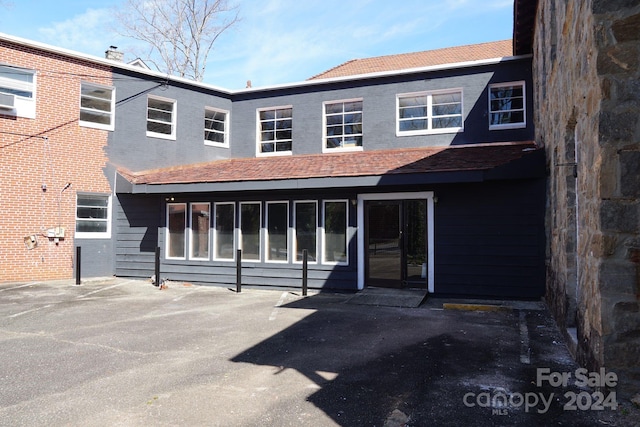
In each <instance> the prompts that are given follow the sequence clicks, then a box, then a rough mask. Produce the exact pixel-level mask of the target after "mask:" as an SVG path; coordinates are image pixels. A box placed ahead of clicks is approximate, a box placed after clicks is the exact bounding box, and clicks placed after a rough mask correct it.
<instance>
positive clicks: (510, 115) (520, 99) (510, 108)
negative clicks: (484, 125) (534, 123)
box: [489, 81, 527, 130]
mask: <svg viewBox="0 0 640 427" xmlns="http://www.w3.org/2000/svg"><path fill="white" fill-rule="evenodd" d="M525 105H526V103H525V86H524V81H519V82H510V83H497V84H492V85H489V129H490V130H499V129H516V128H523V127H525V126H526V125H527V123H526V114H525Z"/></svg>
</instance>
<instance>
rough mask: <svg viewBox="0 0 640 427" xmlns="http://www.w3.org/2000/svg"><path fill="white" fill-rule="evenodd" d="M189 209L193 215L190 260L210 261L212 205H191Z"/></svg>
mask: <svg viewBox="0 0 640 427" xmlns="http://www.w3.org/2000/svg"><path fill="white" fill-rule="evenodd" d="M189 208H190V213H191V218H190V220H191V221H190V227H189V241H190V244H189V258H190V259H201V260H208V259H209V230H210V228H211V227H210V224H211V205H210V204H209V203H190V204H189Z"/></svg>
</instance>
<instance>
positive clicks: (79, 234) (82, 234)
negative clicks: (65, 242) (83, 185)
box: [74, 191, 112, 239]
mask: <svg viewBox="0 0 640 427" xmlns="http://www.w3.org/2000/svg"><path fill="white" fill-rule="evenodd" d="M83 196H89V197H91V196H93V197H96V196H104V197H106V198H107V218H106V219H104V220H102V219H100V218H97V219H94V220H97V221H104V222H106V223H107V231H96V232H90V231H75V230H77V229H78V220H80V221H85V220H87V218H79V217H78V197H83ZM111 199H112V197H111V194H109V193H91V192H82V191H80V192H77V193H76V212H75V222H74V224H75V230H74V231H75V233H74V238H76V239H110V238H111V203H112V200H111Z"/></svg>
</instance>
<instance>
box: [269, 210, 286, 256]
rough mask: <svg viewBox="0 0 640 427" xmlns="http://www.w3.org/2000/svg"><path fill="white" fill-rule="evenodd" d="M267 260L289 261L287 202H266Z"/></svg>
mask: <svg viewBox="0 0 640 427" xmlns="http://www.w3.org/2000/svg"><path fill="white" fill-rule="evenodd" d="M266 223H267V226H266V228H267V238H266V241H267V247H266V255H267V261H271V262H287V261H289V202H267V218H266Z"/></svg>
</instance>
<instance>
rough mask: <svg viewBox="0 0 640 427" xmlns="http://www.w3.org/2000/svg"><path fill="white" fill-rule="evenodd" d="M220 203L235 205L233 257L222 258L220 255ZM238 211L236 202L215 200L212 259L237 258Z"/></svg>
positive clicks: (226, 259)
mask: <svg viewBox="0 0 640 427" xmlns="http://www.w3.org/2000/svg"><path fill="white" fill-rule="evenodd" d="M220 205H231V206H232V207H233V231H232V232H231V233H232V235H233V249H232V250H231V258H221V257H219V256H218V221H217V218H218V216H217V215H218V206H220ZM236 212H238V210H237V207H236V202H214V203H213V215H212V216H213V227H212V228H213V239H212V240H213V254H212V259H213V260H214V261H235V260H236V251H237V248H238V233H239V229H240V228H239V226H238V224H237V222H236V218H237V217H236Z"/></svg>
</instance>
